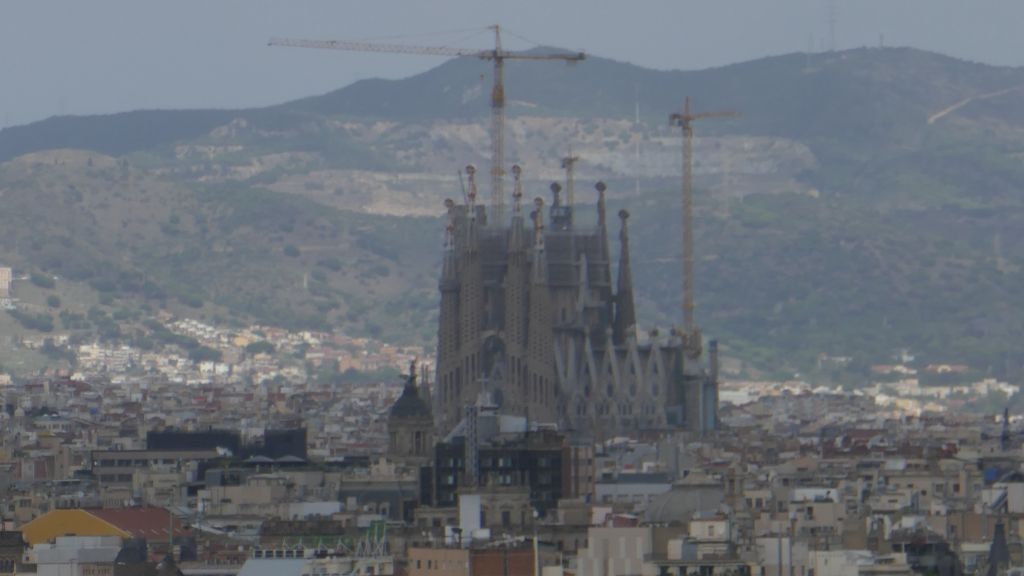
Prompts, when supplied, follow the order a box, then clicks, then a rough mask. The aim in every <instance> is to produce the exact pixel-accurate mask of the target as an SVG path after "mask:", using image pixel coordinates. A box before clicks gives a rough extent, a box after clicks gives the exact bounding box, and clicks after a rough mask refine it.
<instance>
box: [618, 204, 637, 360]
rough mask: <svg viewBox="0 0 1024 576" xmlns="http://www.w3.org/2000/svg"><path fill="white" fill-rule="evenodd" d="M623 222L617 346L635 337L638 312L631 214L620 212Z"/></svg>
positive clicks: (620, 236) (620, 235) (624, 211)
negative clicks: (635, 297)
mask: <svg viewBox="0 0 1024 576" xmlns="http://www.w3.org/2000/svg"><path fill="white" fill-rule="evenodd" d="M619 219H620V220H622V231H621V232H620V233H619V239H620V244H621V246H620V248H619V250H620V252H619V285H618V290H617V291H616V294H615V325H614V327H613V329H612V330H613V332H612V341H613V342H614V343H615V344H616V345H621V344H624V343H625V342H626V338H627V337H628V336H631V335H635V332H634V331H635V330H636V310H635V309H634V307H633V274H632V271H631V270H630V265H629V226H628V225H627V221H628V220H629V212H628V211H627V210H619Z"/></svg>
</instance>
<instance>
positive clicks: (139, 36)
mask: <svg viewBox="0 0 1024 576" xmlns="http://www.w3.org/2000/svg"><path fill="white" fill-rule="evenodd" d="M1022 20H1024V5H1021V3H1020V2H1016V1H1014V0H993V1H987V2H980V3H978V2H962V1H958V0H902V1H897V2H893V1H891V0H859V1H848V2H842V1H828V0H779V1H772V2H764V1H762V0H727V1H721V2H719V1H691V0H687V1H665V0H658V1H652V2H644V3H643V4H641V5H634V4H631V3H627V2H598V3H594V2H587V1H584V0H572V1H565V2H544V1H540V0H530V1H520V2H495V1H486V2H475V1H469V0H437V1H431V2H415V1H388V2H368V1H358V0H343V1H337V0H309V1H303V2H299V3H294V2H281V1H276V0H224V1H218V2H206V1H203V0H181V1H176V2H169V3H139V2H134V1H131V0H98V1H95V2H76V1H74V0H40V1H23V0H14V1H9V2H4V3H3V6H0V50H2V53H3V57H2V58H0V75H2V77H3V78H4V85H5V86H7V89H6V90H4V91H3V93H2V94H0V109H2V110H3V115H2V116H0V123H2V124H0V126H11V125H16V124H24V123H27V122H32V121H35V120H41V119H43V118H46V117H49V116H53V115H62V114H108V113H112V112H123V111H127V110H136V109H143V108H146V109H150V108H210V107H215V108H239V107H250V106H263V105H268V104H277V103H280V102H284V101H286V100H290V99H294V98H299V97H304V96H309V95H313V94H319V93H323V92H327V91H329V90H333V89H336V88H340V87H342V86H345V85H347V84H350V83H352V82H354V81H356V80H359V79H363V78H377V77H380V78H400V77H405V76H408V75H410V74H414V73H418V72H422V71H425V70H427V69H429V68H431V67H433V66H436V65H437V64H438V63H439V60H438V59H436V58H415V57H408V56H396V55H377V56H372V55H360V56H353V55H351V54H339V53H320V54H318V53H315V52H314V53H305V54H295V53H290V52H287V51H280V50H271V49H268V48H267V47H266V41H267V39H268V38H270V37H271V36H290V37H299V38H316V39H341V40H356V39H399V40H405V41H407V42H409V43H421V44H427V45H433V44H441V43H448V44H451V45H456V46H463V45H464V46H467V47H479V48H486V47H488V46H489V45H490V42H491V39H490V38H489V37H488V36H487V34H486V33H485V32H483V33H481V32H480V29H482V28H483V27H485V26H488V25H490V24H495V23H500V24H501V25H502V26H504V27H505V28H506V30H507V31H508V34H506V37H505V40H506V42H507V44H508V45H509V47H510V48H514V49H521V48H527V47H531V46H533V45H536V44H545V45H552V46H558V47H561V48H566V49H570V50H585V51H587V52H588V53H591V54H594V55H598V56H603V57H607V58H612V59H615V60H620V61H626V62H631V63H633V64H637V65H640V66H645V67H649V68H655V69H660V70H676V69H681V70H693V69H700V68H706V67H711V66H721V65H725V64H731V63H736V62H741V61H745V60H751V59H755V58H760V57H763V56H768V55H776V54H784V53H790V52H802V51H807V50H809V49H810V50H813V51H818V50H824V49H828V48H833V47H834V48H854V47H858V46H877V45H879V43H880V42H881V43H884V44H885V45H887V46H911V47H915V48H921V49H925V50H931V51H936V52H940V53H943V54H948V55H951V56H955V57H958V58H964V59H967V60H974V61H978V62H984V63H987V64H994V65H1002V66H1020V65H1024V37H1022V36H1021V35H1020V34H1019V23H1020V22H1021V21H1022ZM451 30H458V31H459V32H456V33H448V34H443V33H441V34H439V33H440V32H444V31H451ZM474 30H475V31H476V33H475V34H474V33H473V31H474ZM517 35H518V36H517ZM833 42H834V44H835V46H833V45H832V44H833Z"/></svg>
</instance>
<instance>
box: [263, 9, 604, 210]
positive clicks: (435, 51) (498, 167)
mask: <svg viewBox="0 0 1024 576" xmlns="http://www.w3.org/2000/svg"><path fill="white" fill-rule="evenodd" d="M488 29H489V30H493V31H494V49H493V50H479V49H475V48H452V47H449V46H411V45H407V44H382V43H376V42H348V41H344V40H296V39H289V38H271V39H270V43H269V44H270V46H286V47H291V48H322V49H327V50H348V51H353V52H388V53H393V54H420V55H425V56H449V57H456V58H479V59H481V60H490V61H492V62H494V86H493V87H492V89H491V204H492V206H493V208H494V215H493V216H494V219H495V223H496V224H497V225H499V226H500V225H502V224H503V223H504V211H505V181H504V177H505V61H506V60H563V61H565V62H569V63H573V62H579V61H580V60H584V59H585V58H586V55H585V54H584V53H583V52H578V53H575V54H572V53H569V54H565V53H563V54H554V53H552V54H536V53H533V52H516V51H509V50H505V49H504V48H502V46H501V28H500V27H499V26H498V25H494V26H489V27H488Z"/></svg>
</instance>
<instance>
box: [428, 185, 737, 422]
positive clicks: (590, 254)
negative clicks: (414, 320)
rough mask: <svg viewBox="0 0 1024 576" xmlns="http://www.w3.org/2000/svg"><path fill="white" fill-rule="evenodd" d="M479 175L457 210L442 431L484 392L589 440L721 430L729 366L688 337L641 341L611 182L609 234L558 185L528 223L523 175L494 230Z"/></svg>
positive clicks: (447, 264)
mask: <svg viewBox="0 0 1024 576" xmlns="http://www.w3.org/2000/svg"><path fill="white" fill-rule="evenodd" d="M466 172H467V174H468V175H469V189H468V191H467V193H466V202H465V203H464V204H456V203H455V202H454V201H452V200H446V201H445V206H446V207H447V209H448V224H447V229H446V234H445V249H444V257H443V260H442V262H443V263H442V269H441V280H440V283H439V288H440V292H441V309H440V318H439V325H438V341H437V376H436V379H435V389H434V398H433V400H434V418H435V421H436V423H437V426H438V430H439V431H440V432H441V433H442V434H446V433H447V432H448V431H450V430H451V429H452V428H454V427H455V426H456V425H457V424H458V423H459V421H460V420H461V419H462V417H463V414H464V407H465V406H467V405H473V404H476V403H477V402H478V401H479V400H480V399H481V398H484V397H487V398H488V401H490V402H494V403H495V404H497V405H498V406H499V410H500V412H501V413H504V414H513V415H519V416H525V417H527V418H528V419H529V420H530V421H532V422H537V423H547V424H555V425H557V426H558V427H559V428H560V429H563V430H567V431H572V432H576V433H578V434H582V435H591V436H594V435H605V436H610V435H615V434H620V433H629V432H636V431H639V430H656V429H685V430H691V431H694V432H705V431H709V430H713V429H715V428H716V427H717V424H718V423H717V419H718V384H717V369H716V367H715V366H714V363H712V366H711V367H710V368H708V369H705V368H703V367H702V366H701V364H702V362H701V360H702V359H701V355H702V351H701V349H700V346H699V334H697V335H696V342H695V343H693V342H692V341H693V340H694V339H693V338H690V339H689V340H691V343H690V344H689V345H687V340H688V339H687V338H686V337H685V336H684V335H682V334H680V333H678V332H677V331H675V330H673V331H671V332H670V333H669V334H666V335H664V336H652V337H651V338H650V339H649V340H648V341H645V342H642V343H641V342H638V340H637V335H636V312H635V310H634V303H633V279H632V274H631V268H630V259H629V229H628V219H629V213H628V212H627V211H625V210H622V211H620V212H619V247H620V250H619V256H618V266H617V270H618V271H617V278H616V282H615V285H614V286H613V284H612V261H611V259H612V256H611V254H610V251H609V246H608V244H609V242H608V231H607V228H608V222H607V218H606V209H605V185H604V184H603V183H598V184H597V186H596V190H597V194H598V196H597V214H596V225H586V226H584V225H580V224H579V223H578V222H577V221H576V220H577V219H576V215H575V214H574V212H573V209H574V207H573V206H571V205H567V204H565V203H563V202H562V199H561V194H560V193H561V187H560V186H559V185H558V184H552V186H551V192H552V202H551V206H550V208H548V209H547V210H545V206H544V201H543V199H541V198H539V197H538V198H536V199H535V200H534V201H533V209H532V211H530V213H529V214H526V213H525V211H526V209H525V208H524V206H523V192H522V182H521V180H520V170H519V167H518V166H516V167H513V170H512V172H513V175H514V177H515V189H514V192H513V195H512V196H513V205H512V214H511V218H510V221H509V222H493V223H492V222H488V220H487V217H488V211H487V210H486V208H485V207H484V206H482V205H479V204H477V188H476V182H475V180H474V170H473V167H472V166H470V167H468V168H467V170H466ZM587 216H589V217H590V218H591V219H593V216H592V215H589V214H588V215H587ZM545 218H547V222H545ZM713 350H715V347H714V343H711V345H710V346H709V352H711V351H713ZM709 355H710V356H712V358H713V359H714V356H715V354H709Z"/></svg>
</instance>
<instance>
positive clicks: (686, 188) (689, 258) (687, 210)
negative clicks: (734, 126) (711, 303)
mask: <svg viewBox="0 0 1024 576" xmlns="http://www.w3.org/2000/svg"><path fill="white" fill-rule="evenodd" d="M739 115H740V113H739V112H733V111H720V112H701V113H700V114H694V113H692V112H690V97H689V96H687V97H686V100H685V101H684V102H683V111H682V112H677V113H675V114H672V115H671V116H669V122H671V123H672V125H674V126H679V127H681V128H682V129H683V330H684V331H685V333H686V337H687V342H688V343H689V345H690V346H691V349H698V348H699V347H700V335H699V334H698V333H697V326H696V324H695V323H694V320H693V308H694V304H693V121H694V120H703V119H705V118H734V117H737V116H739Z"/></svg>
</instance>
